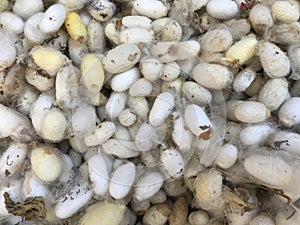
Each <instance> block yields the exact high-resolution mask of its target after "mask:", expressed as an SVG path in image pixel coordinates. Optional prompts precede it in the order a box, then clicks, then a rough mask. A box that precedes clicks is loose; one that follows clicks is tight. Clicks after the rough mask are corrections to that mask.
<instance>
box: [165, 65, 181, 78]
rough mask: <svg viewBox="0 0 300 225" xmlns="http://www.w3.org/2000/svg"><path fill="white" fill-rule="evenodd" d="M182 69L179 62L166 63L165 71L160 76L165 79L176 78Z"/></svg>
mask: <svg viewBox="0 0 300 225" xmlns="http://www.w3.org/2000/svg"><path fill="white" fill-rule="evenodd" d="M180 72H181V69H180V66H179V65H178V63H176V62H170V63H166V64H165V66H164V68H163V72H162V73H161V74H160V78H161V79H162V80H165V81H172V80H175V79H176V78H177V77H178V76H179V75H180Z"/></svg>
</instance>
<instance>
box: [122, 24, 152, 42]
mask: <svg viewBox="0 0 300 225" xmlns="http://www.w3.org/2000/svg"><path fill="white" fill-rule="evenodd" d="M119 39H120V43H136V44H137V43H139V42H143V43H148V42H151V41H153V40H154V32H153V31H152V30H149V29H146V28H143V27H131V28H126V29H124V30H122V31H121V32H120V36H119Z"/></svg>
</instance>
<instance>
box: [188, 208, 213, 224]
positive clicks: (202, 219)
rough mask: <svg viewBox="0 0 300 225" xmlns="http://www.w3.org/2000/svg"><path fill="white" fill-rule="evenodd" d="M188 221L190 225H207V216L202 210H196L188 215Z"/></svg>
mask: <svg viewBox="0 0 300 225" xmlns="http://www.w3.org/2000/svg"><path fill="white" fill-rule="evenodd" d="M188 221H189V223H190V224H191V225H206V224H209V216H208V214H207V212H205V211H204V210H197V211H193V212H191V213H190V214H189V217H188Z"/></svg>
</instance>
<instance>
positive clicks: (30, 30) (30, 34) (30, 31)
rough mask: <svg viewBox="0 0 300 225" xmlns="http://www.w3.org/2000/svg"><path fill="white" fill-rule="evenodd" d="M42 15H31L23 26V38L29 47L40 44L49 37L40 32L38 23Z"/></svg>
mask: <svg viewBox="0 0 300 225" xmlns="http://www.w3.org/2000/svg"><path fill="white" fill-rule="evenodd" d="M43 16H44V13H36V14H34V15H32V16H31V17H30V18H29V19H28V20H27V21H26V22H25V25H24V36H25V37H26V39H27V40H28V42H29V44H30V45H36V44H42V43H43V42H44V41H45V40H46V39H49V38H50V37H51V35H50V34H46V33H44V32H42V31H41V29H40V27H39V23H40V21H41V20H42V18H43Z"/></svg>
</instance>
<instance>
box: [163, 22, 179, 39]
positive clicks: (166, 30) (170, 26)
mask: <svg viewBox="0 0 300 225" xmlns="http://www.w3.org/2000/svg"><path fill="white" fill-rule="evenodd" d="M181 37H182V28H181V25H180V24H179V23H178V22H177V21H176V20H170V21H168V22H167V23H166V24H165V25H164V27H163V29H162V31H161V33H160V40H161V41H179V40H180V39H181Z"/></svg>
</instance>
